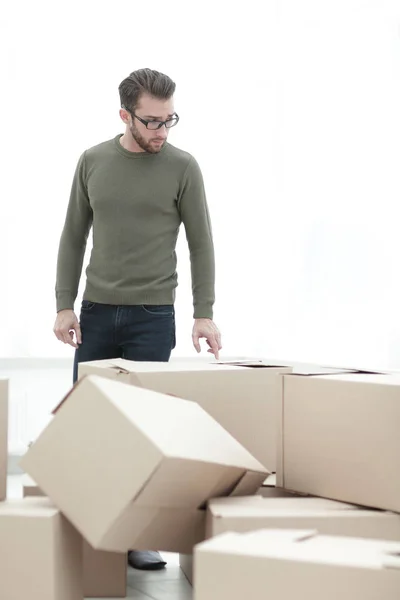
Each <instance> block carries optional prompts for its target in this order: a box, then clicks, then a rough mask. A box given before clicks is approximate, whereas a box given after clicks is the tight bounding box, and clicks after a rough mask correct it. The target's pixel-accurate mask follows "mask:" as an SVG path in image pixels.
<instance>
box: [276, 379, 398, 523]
mask: <svg viewBox="0 0 400 600" xmlns="http://www.w3.org/2000/svg"><path fill="white" fill-rule="evenodd" d="M399 426H400V377H399V376H394V375H383V374H365V373H347V374H344V373H342V374H336V375H322V376H311V377H304V376H301V375H295V374H291V375H284V376H283V395H282V410H281V425H280V427H281V435H279V439H280V440H281V447H280V449H279V451H278V456H279V460H278V466H277V485H278V486H280V487H284V488H288V489H291V490H295V491H297V492H304V493H308V494H313V495H316V496H324V497H326V498H333V499H336V500H342V501H345V502H353V503H355V504H362V505H366V506H371V507H375V508H381V509H386V510H394V511H398V512H400V477H399V465H400V436H399Z"/></svg>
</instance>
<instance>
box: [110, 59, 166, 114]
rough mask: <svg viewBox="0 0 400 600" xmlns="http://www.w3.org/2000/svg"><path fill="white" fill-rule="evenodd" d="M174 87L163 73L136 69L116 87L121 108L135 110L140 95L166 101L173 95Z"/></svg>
mask: <svg viewBox="0 0 400 600" xmlns="http://www.w3.org/2000/svg"><path fill="white" fill-rule="evenodd" d="M175 87H176V86H175V83H174V82H173V81H172V79H171V78H170V77H168V75H164V73H160V72H159V71H153V69H138V70H137V71H133V72H132V73H131V74H130V75H129V77H126V79H124V80H123V81H122V82H121V83H120V85H119V87H118V90H119V97H120V100H121V106H122V107H123V108H126V109H129V110H135V108H136V107H137V105H138V103H139V100H140V96H141V95H142V94H149V95H150V96H154V98H159V99H160V100H168V99H169V98H171V96H172V95H173V94H174V92H175Z"/></svg>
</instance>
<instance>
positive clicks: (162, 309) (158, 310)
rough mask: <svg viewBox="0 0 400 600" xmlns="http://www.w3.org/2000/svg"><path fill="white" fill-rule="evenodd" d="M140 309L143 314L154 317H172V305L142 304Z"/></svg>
mask: <svg viewBox="0 0 400 600" xmlns="http://www.w3.org/2000/svg"><path fill="white" fill-rule="evenodd" d="M141 307H142V309H143V310H144V312H145V313H147V314H148V315H152V316H154V317H173V316H174V306H173V304H142V305H141Z"/></svg>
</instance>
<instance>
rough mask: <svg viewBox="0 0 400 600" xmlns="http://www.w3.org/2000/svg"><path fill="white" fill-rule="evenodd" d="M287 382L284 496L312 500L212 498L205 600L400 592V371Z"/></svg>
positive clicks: (200, 567)
mask: <svg viewBox="0 0 400 600" xmlns="http://www.w3.org/2000/svg"><path fill="white" fill-rule="evenodd" d="M282 380H283V386H282V395H281V400H280V408H279V410H278V414H279V417H280V418H279V425H278V433H277V440H278V451H277V473H276V485H277V488H275V491H276V493H277V495H278V494H279V493H280V492H282V494H283V493H284V492H285V490H286V492H287V494H292V493H293V492H296V493H300V494H305V495H308V496H306V497H302V498H301V497H298V498H296V497H292V498H290V497H281V498H276V497H275V498H273V497H271V493H270V492H269V493H267V494H266V496H269V497H266V498H260V497H259V498H256V497H253V498H247V499H246V498H240V499H230V498H226V499H215V500H211V501H210V502H209V504H208V515H207V524H206V535H207V536H208V537H209V538H210V539H209V540H208V541H206V542H204V543H203V544H200V545H198V546H197V547H196V549H195V554H194V582H195V598H196V600H205V599H206V598H207V600H213V599H214V598H215V599H217V598H218V600H225V599H226V600H228V598H229V600H234V599H235V598H243V597H249V598H253V597H254V598H256V597H259V595H260V590H268V594H270V595H271V596H274V595H276V596H277V597H278V596H279V598H282V600H286V598H292V597H293V596H294V595H296V596H298V597H301V598H303V597H304V598H306V597H307V598H309V599H310V600H312V599H313V598H320V597H324V598H325V599H327V600H330V599H331V598H332V600H333V598H335V599H336V598H339V597H340V598H344V599H345V598H349V599H350V598H351V599H352V600H358V599H361V598H362V599H363V600H365V599H368V600H369V599H371V600H372V599H375V598H378V597H379V598H388V599H391V598H393V599H394V598H397V597H400V543H398V542H399V541H400V537H399V534H400V528H399V527H400V515H399V514H398V513H400V478H399V475H398V470H399V465H400V438H399V435H398V431H399V425H400V377H399V376H395V375H391V374H382V373H365V372H357V371H354V372H343V370H337V371H336V372H334V371H327V372H324V370H323V369H322V370H321V369H318V370H316V371H313V370H305V371H303V372H296V371H293V372H292V373H290V374H284V375H283V376H282ZM267 481H268V480H267ZM311 495H315V496H319V497H320V498H315V497H311ZM324 498H326V499H328V500H324ZM329 499H331V500H329ZM335 501H336V502H335ZM326 502H328V503H329V504H328V505H324V503H326ZM346 502H350V503H353V504H352V505H347V504H345V503H346ZM307 503H309V504H308V506H307ZM310 503H311V504H310ZM355 504H357V505H360V506H355ZM366 507H368V508H366ZM389 511H394V512H389ZM305 531H306V533H305ZM228 532H230V533H228ZM233 532H235V533H233ZM322 534H325V535H322ZM213 536H216V537H213ZM332 536H333V537H332ZM341 536H345V537H341ZM191 576H193V575H192V573H190V572H189V577H191Z"/></svg>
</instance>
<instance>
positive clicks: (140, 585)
mask: <svg viewBox="0 0 400 600" xmlns="http://www.w3.org/2000/svg"><path fill="white" fill-rule="evenodd" d="M21 496H22V477H21V476H20V475H12V476H10V477H9V478H8V497H9V498H20V497H21ZM163 556H164V557H165V560H166V561H167V562H168V566H167V568H166V569H164V570H163V571H158V572H153V573H146V572H145V571H137V570H135V569H131V568H130V567H129V568H128V594H127V598H132V599H134V600H192V588H191V586H190V585H189V583H188V582H187V580H186V578H185V576H184V574H183V573H182V571H181V570H180V568H179V560H178V555H176V554H167V553H163ZM99 600H100V599H99ZM102 600H111V599H106V598H103V599H102Z"/></svg>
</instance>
